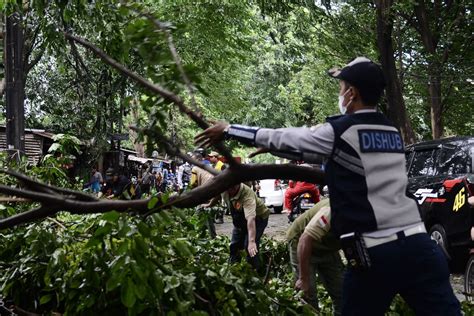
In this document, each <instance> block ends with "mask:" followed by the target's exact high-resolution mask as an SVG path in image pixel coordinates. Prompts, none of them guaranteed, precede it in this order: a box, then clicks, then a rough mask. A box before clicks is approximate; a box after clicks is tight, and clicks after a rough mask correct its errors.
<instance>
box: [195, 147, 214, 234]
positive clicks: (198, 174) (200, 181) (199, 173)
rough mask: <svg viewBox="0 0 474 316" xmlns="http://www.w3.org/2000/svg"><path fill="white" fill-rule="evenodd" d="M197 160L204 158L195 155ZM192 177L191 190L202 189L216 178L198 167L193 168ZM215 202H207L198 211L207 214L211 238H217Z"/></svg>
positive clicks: (207, 224)
mask: <svg viewBox="0 0 474 316" xmlns="http://www.w3.org/2000/svg"><path fill="white" fill-rule="evenodd" d="M195 158H196V159H198V160H199V159H202V156H200V155H199V154H195ZM192 175H193V177H192V180H191V183H190V184H189V187H190V188H191V189H193V188H197V187H200V186H202V185H204V184H206V183H208V182H209V181H211V179H212V178H213V177H214V176H213V175H212V174H211V173H210V172H208V171H206V170H204V169H202V168H199V167H197V166H194V167H193V170H192ZM213 201H214V199H213V200H211V201H209V202H207V203H204V204H201V205H200V206H198V208H197V210H198V212H199V213H204V214H205V216H206V226H207V228H208V230H209V235H210V236H211V238H216V236H217V233H216V225H214V217H215V209H214V205H215V202H213Z"/></svg>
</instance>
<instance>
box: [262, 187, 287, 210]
mask: <svg viewBox="0 0 474 316" xmlns="http://www.w3.org/2000/svg"><path fill="white" fill-rule="evenodd" d="M259 193H260V198H261V199H262V200H263V201H264V202H265V205H266V206H267V207H268V208H273V212H275V213H277V214H279V213H281V211H282V210H283V203H284V201H285V189H284V188H283V187H282V185H281V184H280V180H275V179H266V180H260V190H259Z"/></svg>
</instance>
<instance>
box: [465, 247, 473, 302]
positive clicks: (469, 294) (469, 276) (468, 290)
mask: <svg viewBox="0 0 474 316" xmlns="http://www.w3.org/2000/svg"><path fill="white" fill-rule="evenodd" d="M464 293H465V295H466V300H467V301H468V302H473V301H474V255H471V257H470V258H469V261H468V262H467V265H466V272H464Z"/></svg>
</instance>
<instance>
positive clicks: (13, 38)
mask: <svg viewBox="0 0 474 316" xmlns="http://www.w3.org/2000/svg"><path fill="white" fill-rule="evenodd" d="M23 46H24V35H23V28H22V25H21V16H20V15H19V14H18V13H14V14H12V15H10V16H8V17H7V18H6V36H5V79H6V89H5V96H6V119H7V122H6V132H7V135H6V136H7V148H8V149H15V150H20V151H21V152H24V151H25V109H24V99H25V92H24V87H25V83H24V72H23V70H24V60H23Z"/></svg>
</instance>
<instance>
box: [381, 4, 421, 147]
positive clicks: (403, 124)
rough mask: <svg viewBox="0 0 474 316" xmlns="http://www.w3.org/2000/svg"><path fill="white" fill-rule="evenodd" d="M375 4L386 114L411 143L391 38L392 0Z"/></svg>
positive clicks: (406, 141)
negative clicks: (384, 81) (385, 83)
mask: <svg viewBox="0 0 474 316" xmlns="http://www.w3.org/2000/svg"><path fill="white" fill-rule="evenodd" d="M375 4H376V10H377V47H378V50H379V54H380V62H381V64H382V69H383V72H384V75H385V80H386V82H387V87H386V95H387V116H388V118H389V119H390V120H392V121H393V123H394V124H395V126H396V127H397V128H399V129H400V132H401V134H402V136H403V139H404V141H405V143H407V144H411V143H414V142H415V133H414V132H413V128H412V125H411V122H410V120H409V119H408V115H407V111H406V107H405V101H404V100H403V95H402V89H401V84H400V80H399V76H398V73H397V67H396V65H395V54H394V49H393V40H392V31H393V16H392V14H391V8H392V4H393V0H378V1H376V2H375Z"/></svg>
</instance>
